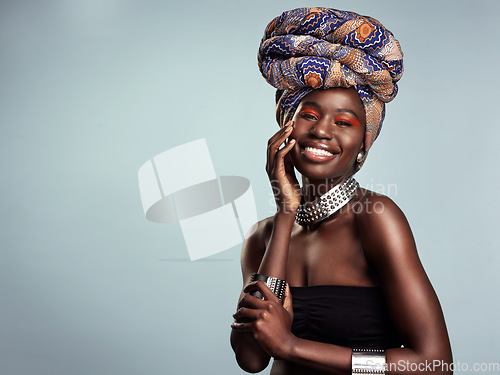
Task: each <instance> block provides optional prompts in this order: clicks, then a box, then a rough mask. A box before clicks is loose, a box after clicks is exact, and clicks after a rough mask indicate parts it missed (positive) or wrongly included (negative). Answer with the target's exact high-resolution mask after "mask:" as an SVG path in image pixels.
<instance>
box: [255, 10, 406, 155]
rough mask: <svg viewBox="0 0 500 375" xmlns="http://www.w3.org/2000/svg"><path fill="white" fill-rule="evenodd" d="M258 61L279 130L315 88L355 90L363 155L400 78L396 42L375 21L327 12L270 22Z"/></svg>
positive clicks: (301, 13) (298, 12)
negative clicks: (362, 123) (271, 90)
mask: <svg viewBox="0 0 500 375" xmlns="http://www.w3.org/2000/svg"><path fill="white" fill-rule="evenodd" d="M258 62H259V69H260V71H261V73H262V75H263V76H264V78H265V79H266V80H267V82H269V83H270V84H271V85H273V86H274V87H275V88H276V89H277V92H276V103H277V108H276V115H277V119H278V123H279V124H280V126H283V125H284V124H285V123H287V122H288V121H289V120H291V119H292V117H293V115H294V113H295V110H296V109H297V106H298V105H299V103H300V100H301V99H302V98H303V97H304V96H306V95H307V94H308V93H310V92H311V91H313V90H314V89H327V88H332V87H355V88H356V90H357V91H358V94H359V96H360V98H361V101H362V103H363V106H364V108H365V112H366V133H365V139H364V149H365V155H366V152H368V149H369V148H370V147H371V145H372V144H373V142H374V141H375V139H376V138H377V136H378V135H379V133H380V129H381V127H382V121H383V120H384V115H385V103H387V102H390V101H391V100H392V99H394V97H395V96H396V94H397V92H398V86H397V84H396V82H397V81H398V80H399V79H400V78H401V76H402V74H403V52H402V51H401V47H400V46H399V42H398V41H397V40H396V39H395V38H394V35H392V33H391V32H390V31H389V30H387V29H386V28H385V27H384V26H383V25H382V24H381V23H380V22H378V21H377V20H375V19H373V18H371V17H367V16H361V15H359V14H356V13H353V12H346V11H341V10H336V9H328V8H299V9H294V10H291V11H288V12H284V13H283V14H282V15H281V16H279V17H276V18H275V19H274V20H272V21H271V22H270V23H269V25H267V28H266V30H265V34H264V37H263V38H262V41H261V44H260V48H259V55H258Z"/></svg>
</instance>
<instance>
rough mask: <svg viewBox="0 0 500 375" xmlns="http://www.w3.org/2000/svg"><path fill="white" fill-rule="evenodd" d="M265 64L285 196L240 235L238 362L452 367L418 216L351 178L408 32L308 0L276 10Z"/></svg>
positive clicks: (316, 367) (353, 369) (408, 370)
mask: <svg viewBox="0 0 500 375" xmlns="http://www.w3.org/2000/svg"><path fill="white" fill-rule="evenodd" d="M259 64H260V68H261V72H262V73H263V75H264V77H265V78H266V79H267V80H268V82H269V83H271V84H272V85H273V86H275V87H276V88H277V89H278V91H277V119H278V123H279V125H280V127H281V129H280V130H279V131H278V132H276V133H275V134H274V135H273V136H272V137H271V138H270V139H269V142H268V148H267V165H266V169H267V173H268V175H269V179H270V182H271V185H272V187H273V191H274V195H275V200H276V207H277V210H276V214H275V215H274V216H272V217H270V218H267V219H265V220H263V221H261V222H259V223H258V224H256V228H254V230H251V231H250V233H253V234H251V235H250V236H249V237H248V238H247V239H246V241H245V243H244V245H243V250H242V271H243V280H244V288H243V291H242V293H241V296H240V299H239V302H238V309H237V312H236V313H235V314H234V318H235V322H234V323H233V324H232V333H231V343H232V347H233V350H234V352H235V354H236V359H237V361H238V363H239V365H240V367H241V368H243V369H244V370H246V371H249V372H258V371H261V370H263V369H264V368H265V367H266V366H267V365H268V363H269V360H270V358H271V357H273V358H274V363H273V368H272V371H271V374H273V375H281V374H283V375H285V374H287V375H289V374H304V375H305V374H324V373H329V374H331V373H335V374H348V373H363V374H383V373H384V372H385V373H387V374H416V373H421V372H422V371H420V370H421V369H422V366H421V365H422V364H430V363H432V364H433V365H432V366H430V367H429V366H427V367H425V369H426V373H436V374H437V373H439V374H449V373H450V372H451V371H450V366H449V364H450V363H451V360H452V357H451V349H450V344H449V339H448V334H447V330H446V325H445V322H444V318H443V314H442V311H441V307H440V304H439V301H438V299H437V296H436V294H435V293H434V290H433V288H432V286H431V284H430V282H429V280H428V278H427V276H426V273H425V271H424V269H423V267H422V265H421V263H420V260H419V257H418V255H417V251H416V246H415V241H414V239H413V236H412V232H411V229H410V227H409V225H408V222H407V221H406V218H405V216H404V214H403V213H402V212H401V210H400V209H399V208H398V207H397V205H396V204H395V203H394V202H392V201H391V200H390V199H389V198H387V197H385V196H382V195H378V194H375V193H373V192H371V191H369V190H365V189H361V188H359V185H358V184H357V182H356V181H355V180H354V178H353V174H354V173H355V172H357V171H358V170H359V169H360V168H361V166H362V164H363V162H364V160H365V159H366V156H367V153H368V150H369V149H370V147H371V145H372V143H373V141H375V139H376V138H377V136H378V135H379V133H380V128H381V125H382V121H383V118H384V114H385V103H386V102H388V101H390V100H392V99H393V98H394V97H395V95H396V93H397V84H396V82H397V81H398V80H399V79H400V77H401V75H402V72H403V68H402V52H401V49H400V47H399V43H398V42H397V40H396V39H395V38H394V36H393V35H392V33H391V32H390V31H388V30H387V29H385V28H384V27H383V26H382V24H380V23H379V22H378V21H376V20H374V19H373V18H370V17H364V16H360V15H358V14H355V13H352V12H344V11H338V10H334V9H326V8H301V9H296V10H292V11H289V12H285V13H283V14H282V15H281V16H280V17H277V18H276V19H274V20H273V21H271V23H270V24H269V25H268V27H267V28H266V32H265V35H264V38H263V40H262V43H261V47H260V51H259ZM283 144H284V145H283ZM295 169H297V170H298V171H299V172H300V173H301V174H302V186H300V184H299V181H298V180H297V179H296V177H295ZM375 207H377V209H375ZM285 280H286V281H285ZM285 283H286V284H287V287H286V291H285V293H284V296H283V293H282V291H283V289H284V285H285ZM402 364H405V365H403V366H402Z"/></svg>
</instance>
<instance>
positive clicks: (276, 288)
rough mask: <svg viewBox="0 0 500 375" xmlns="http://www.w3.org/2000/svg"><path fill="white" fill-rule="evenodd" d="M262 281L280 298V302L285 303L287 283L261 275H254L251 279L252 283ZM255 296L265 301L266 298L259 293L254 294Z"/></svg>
mask: <svg viewBox="0 0 500 375" xmlns="http://www.w3.org/2000/svg"><path fill="white" fill-rule="evenodd" d="M257 280H261V281H264V282H265V283H266V285H267V286H268V287H269V289H271V291H272V292H273V293H274V294H275V295H276V297H278V298H279V300H280V301H283V296H284V294H285V289H286V281H285V280H281V279H278V278H276V277H272V276H266V275H261V274H260V273H253V274H252V277H251V278H250V282H252V281H257ZM252 295H253V296H255V297H258V298H260V299H264V296H263V295H262V294H261V293H260V292H259V291H256V292H253V293H252Z"/></svg>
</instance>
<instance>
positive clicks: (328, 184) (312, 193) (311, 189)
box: [302, 175, 351, 204]
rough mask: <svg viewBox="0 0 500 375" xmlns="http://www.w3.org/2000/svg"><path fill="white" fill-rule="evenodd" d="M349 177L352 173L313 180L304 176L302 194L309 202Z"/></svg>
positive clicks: (305, 200)
mask: <svg viewBox="0 0 500 375" xmlns="http://www.w3.org/2000/svg"><path fill="white" fill-rule="evenodd" d="M349 177H351V175H349V176H340V177H337V178H332V179H325V180H312V179H309V178H307V177H304V176H302V195H303V196H304V203H306V204H307V203H310V202H313V201H315V200H316V199H318V198H319V197H321V196H322V195H323V194H325V193H326V192H328V191H329V190H330V189H332V188H333V187H334V186H335V185H338V184H339V183H341V182H342V181H344V180H345V179H346V178H349Z"/></svg>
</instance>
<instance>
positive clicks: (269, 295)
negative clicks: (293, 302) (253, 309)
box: [243, 280, 279, 308]
mask: <svg viewBox="0 0 500 375" xmlns="http://www.w3.org/2000/svg"><path fill="white" fill-rule="evenodd" d="M255 290H258V291H259V292H260V293H261V294H262V295H263V296H264V300H265V301H270V302H279V299H278V297H276V295H275V294H274V293H273V292H272V290H271V289H269V287H268V286H267V284H266V283H265V282H263V281H261V280H259V281H254V282H252V283H250V284H248V285H247V286H246V287H245V289H243V291H244V292H246V293H249V292H252V291H255ZM254 298H256V297H254ZM257 299H258V300H259V301H260V302H261V303H259V306H262V307H261V308H263V307H264V306H265V303H264V302H263V300H261V299H260V298H257ZM251 301H252V302H253V300H251Z"/></svg>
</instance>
